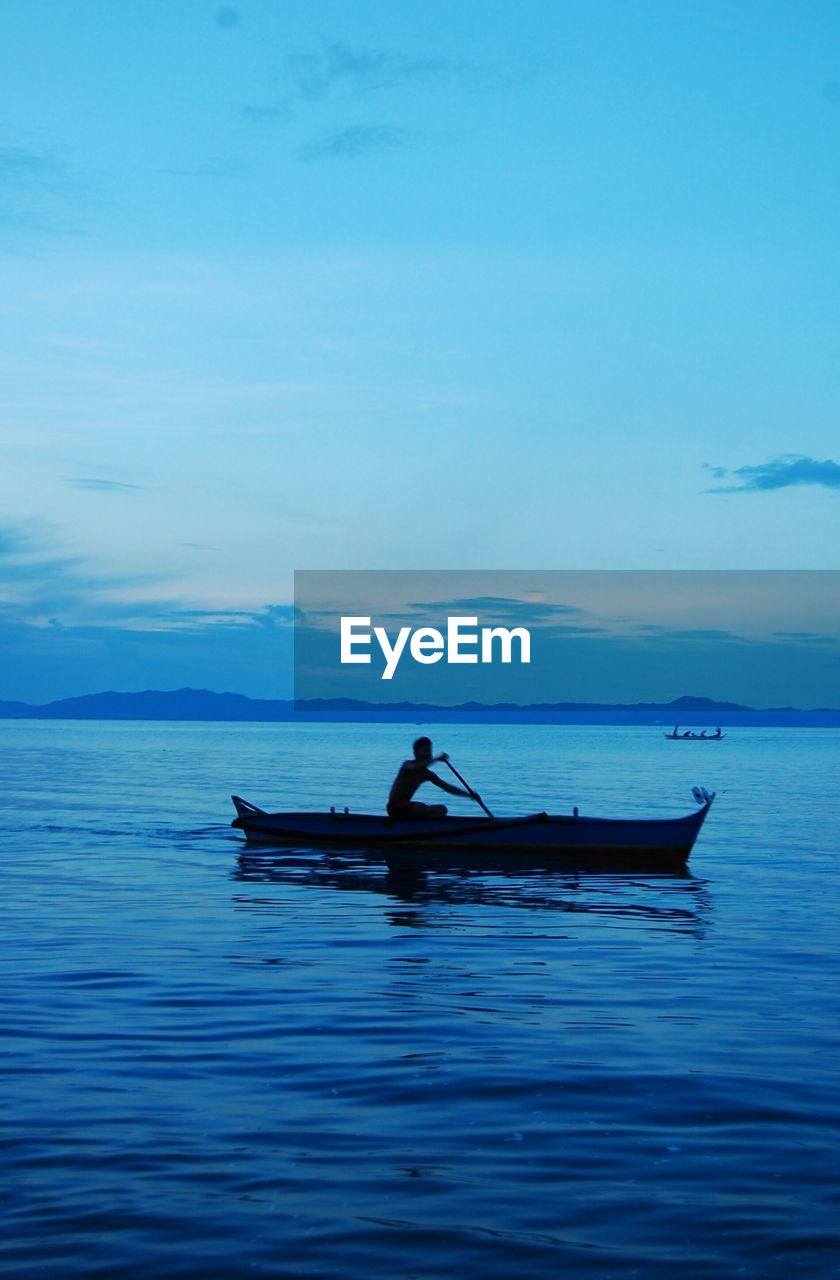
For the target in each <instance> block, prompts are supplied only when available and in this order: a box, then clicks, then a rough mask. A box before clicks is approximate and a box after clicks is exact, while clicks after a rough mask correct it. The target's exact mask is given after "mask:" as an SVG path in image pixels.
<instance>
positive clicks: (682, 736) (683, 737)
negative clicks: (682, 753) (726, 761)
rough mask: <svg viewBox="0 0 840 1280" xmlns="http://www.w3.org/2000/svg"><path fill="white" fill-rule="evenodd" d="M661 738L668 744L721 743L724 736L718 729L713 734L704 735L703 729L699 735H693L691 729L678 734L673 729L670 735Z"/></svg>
mask: <svg viewBox="0 0 840 1280" xmlns="http://www.w3.org/2000/svg"><path fill="white" fill-rule="evenodd" d="M677 728H679V726H677ZM663 737H665V738H667V740H668V741H669V742H722V741H723V739H724V738H725V737H726V734H725V733H721V731H720V729H717V730H716V731H715V732H714V733H706V730H705V729H701V730H700V732H699V733H695V732H694V730H693V729H686V731H685V733H678V732H677V729H676V728H675V729H674V731H673V732H672V733H666V734H663Z"/></svg>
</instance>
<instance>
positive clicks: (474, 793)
mask: <svg viewBox="0 0 840 1280" xmlns="http://www.w3.org/2000/svg"><path fill="white" fill-rule="evenodd" d="M443 763H444V764H448V765H449V768H450V769H451V770H452V772H453V773H454V774H455V777H456V778H457V779H458V781H459V782H460V784H461V786H462V787H464V788H466V790H467V791H469V793H470V795H471V796H472V798H473V800H476V801H477V802H478V803H479V804H480V805H481V807H482V809H483V810H484V812H485V813H486V814H487V817H488V818H492V817H493V815H492V813H491V812H490V810H489V809H488V808H487V805H486V804H485V803H484V801H483V800H482V798H481V796H480V795H479V794H478V792H477V791H473V789H472V787H471V786H470V784H469V783H468V782H467V780H466V778H462V777H461V775H460V773H459V772H458V770H457V769H456V768H455V766H454V764H453V763H452V761H451V760H450V759H449V756H446V757H445V759H444V762H443Z"/></svg>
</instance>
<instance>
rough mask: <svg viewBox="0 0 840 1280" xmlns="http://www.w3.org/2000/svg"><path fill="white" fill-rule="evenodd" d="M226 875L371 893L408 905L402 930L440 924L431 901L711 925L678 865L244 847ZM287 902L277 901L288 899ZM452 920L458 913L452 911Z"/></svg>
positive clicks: (699, 890) (700, 928) (673, 925)
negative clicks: (654, 867)
mask: <svg viewBox="0 0 840 1280" xmlns="http://www.w3.org/2000/svg"><path fill="white" fill-rule="evenodd" d="M232 876H233V879H234V880H236V881H237V882H238V883H239V884H240V885H241V886H243V888H244V886H246V885H248V886H252V887H253V888H254V889H256V888H257V886H259V885H263V886H268V885H271V884H274V885H283V886H285V887H286V888H287V889H288V888H292V887H294V886H295V885H297V886H300V887H302V888H308V889H311V888H318V889H332V890H338V891H339V892H344V893H357V894H358V893H370V894H376V895H379V896H380V897H384V898H386V899H391V901H393V902H397V903H402V904H406V905H410V906H411V907H413V908H416V910H414V911H411V912H396V913H393V914H392V915H391V923H392V924H395V925H399V926H406V925H409V926H411V927H421V928H422V927H444V925H445V921H444V920H443V919H441V918H435V912H434V908H435V907H436V906H439V905H442V904H443V905H447V906H456V907H467V906H482V907H492V908H498V909H502V910H505V911H508V910H521V911H532V912H535V913H541V912H549V913H552V914H553V913H570V914H577V915H581V916H590V917H593V916H594V917H599V916H600V917H603V918H605V919H609V920H612V921H617V920H623V921H625V922H628V923H630V922H633V921H635V922H636V923H638V924H641V925H642V926H648V927H651V928H655V929H657V930H668V931H672V932H675V933H680V934H686V933H688V934H691V935H693V936H695V937H702V936H704V934H705V932H706V930H707V929H708V928H709V926H710V923H711V897H710V893H709V886H708V882H707V881H706V880H703V879H701V878H699V877H697V876H695V875H693V874H692V873H691V872H690V871H688V870H687V869H686V868H684V867H683V868H679V869H677V870H675V871H671V872H668V873H662V872H644V871H642V870H638V869H636V870H632V871H630V870H626V869H621V870H610V869H608V868H603V869H587V870H586V871H581V870H578V869H575V868H573V867H569V868H565V869H561V868H559V867H558V866H557V864H556V863H553V864H552V865H551V866H547V865H546V863H545V860H543V861H542V862H541V861H540V860H539V859H538V858H536V857H532V858H529V859H523V858H520V859H517V862H516V865H515V867H512V866H511V863H510V861H509V860H502V859H500V860H498V861H497V862H496V863H495V864H494V862H493V861H492V859H485V860H484V861H483V863H482V866H481V869H480V870H476V869H473V868H470V867H467V866H464V865H463V863H459V861H458V858H457V856H454V855H453V856H450V857H449V859H447V858H446V857H445V855H444V854H443V852H442V851H436V853H435V856H434V858H433V859H428V860H423V861H420V860H416V859H412V860H403V859H402V858H399V859H397V860H394V859H392V858H389V859H388V860H387V861H385V860H383V857H382V855H381V853H380V854H379V855H378V856H377V855H373V854H370V853H365V852H362V851H358V852H355V851H354V852H349V851H348V852H344V851H342V852H341V853H313V852H311V851H306V850H290V849H283V850H274V851H269V850H264V851H259V852H257V851H254V850H251V849H247V850H245V851H243V852H242V853H240V854H239V856H238V858H237V863H236V867H235V869H234V870H233V872H232ZM236 901H237V905H239V906H240V907H248V906H249V905H250V906H253V907H255V908H259V909H261V910H265V909H266V907H269V906H270V903H271V899H270V898H267V897H266V896H265V895H264V894H259V895H256V894H255V895H254V896H251V895H249V894H247V893H242V894H238V895H237V899H236ZM287 901H288V899H284V902H287ZM460 919H461V921H462V920H463V917H460Z"/></svg>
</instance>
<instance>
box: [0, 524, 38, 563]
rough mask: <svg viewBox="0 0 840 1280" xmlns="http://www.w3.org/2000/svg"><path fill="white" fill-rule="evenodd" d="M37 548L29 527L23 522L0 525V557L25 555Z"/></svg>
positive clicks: (35, 539)
mask: <svg viewBox="0 0 840 1280" xmlns="http://www.w3.org/2000/svg"><path fill="white" fill-rule="evenodd" d="M37 546H38V539H37V538H36V537H35V536H33V533H32V529H31V526H30V525H29V524H27V523H25V522H20V523H15V524H13V523H11V522H10V521H4V522H3V523H2V524H0V557H2V558H5V557H7V556H20V555H25V554H27V553H28V552H30V551H32V550H33V549H34V548H35V547H37Z"/></svg>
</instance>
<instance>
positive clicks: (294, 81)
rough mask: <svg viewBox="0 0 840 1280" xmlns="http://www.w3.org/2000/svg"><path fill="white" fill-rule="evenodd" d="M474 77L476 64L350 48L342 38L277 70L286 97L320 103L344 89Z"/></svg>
mask: <svg viewBox="0 0 840 1280" xmlns="http://www.w3.org/2000/svg"><path fill="white" fill-rule="evenodd" d="M477 75H478V69H477V68H476V67H475V65H474V64H472V63H470V62H467V61H465V60H463V59H460V58H448V57H446V56H445V55H440V54H437V55H434V54H433V55H426V56H425V57H411V56H408V55H406V54H402V53H392V52H389V51H388V50H384V49H364V48H352V47H351V46H350V45H348V44H345V43H344V42H343V41H340V40H332V41H326V42H325V43H324V45H323V47H322V48H321V49H320V50H319V51H318V52H317V53H304V54H294V55H292V56H291V57H289V58H287V59H286V60H285V62H284V64H283V67H282V71H281V79H282V80H283V81H285V82H286V83H287V84H288V85H289V99H290V100H292V101H298V102H318V101H321V100H323V99H324V98H327V97H329V96H330V95H331V94H332V93H334V92H335V91H336V90H339V91H340V90H342V89H345V88H347V89H350V90H351V91H354V92H357V93H370V92H374V91H376V90H381V89H399V88H402V87H403V86H405V85H409V84H432V83H439V82H440V81H441V80H447V81H453V82H455V83H456V84H463V83H465V82H468V81H471V80H475V79H476V77H477Z"/></svg>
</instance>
